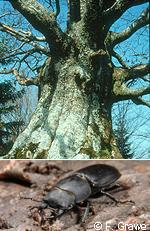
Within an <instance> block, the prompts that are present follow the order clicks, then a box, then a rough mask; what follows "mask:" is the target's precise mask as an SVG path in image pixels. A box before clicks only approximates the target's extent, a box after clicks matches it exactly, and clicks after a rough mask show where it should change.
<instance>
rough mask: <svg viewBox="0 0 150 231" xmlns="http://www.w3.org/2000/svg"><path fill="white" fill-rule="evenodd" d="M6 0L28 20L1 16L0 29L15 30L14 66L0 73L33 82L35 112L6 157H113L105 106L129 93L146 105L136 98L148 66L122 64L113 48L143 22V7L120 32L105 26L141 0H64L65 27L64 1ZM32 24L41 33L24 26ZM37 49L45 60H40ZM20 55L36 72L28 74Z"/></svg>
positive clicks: (114, 147)
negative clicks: (14, 22) (63, 17)
mask: <svg viewBox="0 0 150 231" xmlns="http://www.w3.org/2000/svg"><path fill="white" fill-rule="evenodd" d="M7 2H9V3H10V4H11V5H12V6H13V8H14V9H16V10H17V11H18V12H20V13H21V15H22V16H23V17H25V18H26V19H27V21H28V22H29V23H27V24H26V25H24V24H23V29H24V30H22V29H18V30H16V28H15V26H13V27H10V26H9V25H8V23H7V25H6V23H5V16H4V17H2V22H1V23H0V28H1V31H3V32H6V33H8V34H10V36H14V37H15V38H16V39H17V43H18V46H17V49H12V50H11V52H10V53H11V54H10V55H9V58H10V57H12V56H13V57H14V58H15V66H13V67H12V68H11V69H9V70H5V71H2V72H1V73H5V74H6V73H7V74H10V73H12V74H14V75H15V76H16V78H17V80H18V82H19V83H20V84H23V85H27V86H28V85H36V86H37V87H38V89H39V102H38V105H37V108H36V110H35V112H34V115H33V117H32V119H31V121H30V123H29V125H28V126H27V128H26V129H25V131H24V132H23V133H22V134H21V135H20V136H19V137H18V139H17V140H16V142H15V144H14V146H13V148H12V150H11V151H10V153H9V155H8V156H7V157H11V158H27V157H30V158H50V159H51V158H56V159H57V158H59V159H61V158H84V157H86V158H88V157H90V158H114V157H115V158H117V157H120V156H121V155H120V151H119V149H118V147H117V143H116V140H115V136H114V133H113V130H112V118H111V110H112V106H113V104H114V103H116V102H119V101H123V100H129V99H131V100H132V101H133V102H134V103H136V104H138V105H139V104H141V105H146V106H150V103H149V102H148V101H146V99H145V98H144V97H143V96H145V95H148V94H149V92H150V86H149V84H148V83H149V79H148V77H147V74H148V72H149V65H148V64H147V63H134V65H127V64H126V63H125V61H124V60H123V58H122V57H121V56H120V55H119V54H118V53H117V52H116V50H115V47H116V46H117V45H118V44H120V43H122V42H123V41H125V40H127V39H129V38H130V37H131V36H132V35H133V34H134V33H136V32H137V31H138V30H140V29H141V28H142V27H145V26H146V25H147V24H148V21H149V19H148V9H147V8H145V9H144V10H143V12H142V13H141V15H140V16H139V17H138V18H137V19H135V20H134V21H133V22H132V23H131V24H130V25H129V26H128V27H127V28H126V29H124V30H122V31H121V32H115V31H112V29H111V28H112V25H113V24H114V23H115V22H116V21H117V20H118V19H119V18H120V17H121V16H122V15H123V13H124V12H126V11H127V10H128V9H129V8H131V7H133V6H137V5H141V4H143V3H146V2H148V1H146V0H138V1H137V0H133V1H128V0H112V1H106V0H101V1H100V0H87V1H85V0H76V1H75V0H70V1H68V18H67V29H66V31H63V30H62V29H61V28H60V26H59V24H58V20H57V18H58V16H59V15H60V12H61V10H62V8H63V7H65V6H64V5H63V3H64V1H59V0H56V1H54V3H55V5H54V8H53V5H52V4H51V1H48V2H47V1H45V2H44V1H36V0H34V1H33V0H32V1H31V0H26V1H25V0H10V1H7ZM52 10H54V12H52ZM9 17H12V15H9ZM20 25H22V24H20ZM31 25H32V26H33V28H34V29H35V30H37V31H38V32H40V33H41V34H42V36H41V35H39V34H37V31H35V30H33V31H32V32H31V31H30V30H29V29H30V28H31ZM18 41H19V42H18ZM15 42H16V40H15ZM25 45H26V46H25ZM35 54H36V56H35ZM42 55H44V57H45V56H46V57H47V59H46V61H45V62H44V63H43V64H42V65H41V62H40V61H39V60H42ZM18 57H19V58H18ZM113 57H115V58H116V59H117V60H118V61H119V63H120V66H119V67H118V66H116V65H115V64H114V62H113ZM7 58H8V57H5V60H7ZM22 61H24V63H25V62H26V65H27V66H28V69H30V70H31V71H32V72H33V73H34V72H35V70H36V71H37V74H36V75H35V76H33V73H32V74H31V75H30V77H29V76H28V75H29V74H30V72H27V71H23V65H22ZM21 65H22V68H21ZM40 66H41V67H40ZM27 76H28V77H27ZM141 81H142V82H141ZM137 82H138V83H137ZM135 83H136V84H135Z"/></svg>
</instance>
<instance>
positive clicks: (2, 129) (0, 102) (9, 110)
mask: <svg viewBox="0 0 150 231" xmlns="http://www.w3.org/2000/svg"><path fill="white" fill-rule="evenodd" d="M22 94H23V92H22V91H20V92H19V91H18V92H17V91H16V89H15V87H14V86H13V85H12V83H11V81H10V80H9V81H4V82H1V83H0V155H1V156H2V155H4V154H7V153H8V151H9V150H10V149H11V147H12V145H13V143H14V141H15V139H16V137H17V136H18V135H19V133H20V131H21V128H22V126H23V121H22V120H21V117H20V118H18V119H17V118H15V115H16V114H17V113H15V112H16V106H17V103H16V102H17V101H16V100H17V99H18V98H19V97H21V96H22Z"/></svg>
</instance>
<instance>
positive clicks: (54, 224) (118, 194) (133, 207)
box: [0, 160, 150, 231]
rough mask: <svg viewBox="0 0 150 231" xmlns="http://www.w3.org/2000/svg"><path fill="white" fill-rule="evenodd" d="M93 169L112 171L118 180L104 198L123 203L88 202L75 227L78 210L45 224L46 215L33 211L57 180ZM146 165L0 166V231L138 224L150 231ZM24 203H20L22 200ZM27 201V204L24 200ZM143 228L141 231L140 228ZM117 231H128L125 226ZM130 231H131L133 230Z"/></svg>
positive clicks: (149, 178)
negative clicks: (118, 174)
mask: <svg viewBox="0 0 150 231" xmlns="http://www.w3.org/2000/svg"><path fill="white" fill-rule="evenodd" d="M95 163H105V164H109V165H113V166H115V167H117V168H118V169H119V170H120V172H121V174H122V176H121V178H120V179H119V180H118V183H119V184H120V185H121V187H119V188H116V189H115V188H114V189H113V190H112V191H111V192H110V193H111V194H112V195H113V196H114V197H115V198H117V199H119V200H122V201H123V200H129V201H132V202H133V203H131V202H126V203H124V204H122V203H119V204H115V203H114V202H113V201H112V200H111V199H109V198H108V197H106V196H101V197H98V198H93V199H91V200H90V201H91V206H92V208H91V211H90V213H89V216H88V217H87V219H86V221H85V222H84V223H77V222H78V221H79V220H80V219H81V217H82V214H83V213H84V209H85V208H84V206H80V207H77V208H74V209H72V210H70V211H68V212H66V213H65V214H64V215H62V216H61V217H60V218H58V219H56V221H51V220H50V219H49V217H50V215H51V214H52V210H51V209H49V208H47V209H44V210H43V212H42V213H40V212H39V210H38V209H37V208H35V209H32V210H31V207H33V206H38V205H40V204H41V203H40V202H36V201H34V200H37V201H41V200H42V198H43V196H44V195H45V194H46V192H47V191H49V190H50V188H51V187H52V186H53V185H55V184H56V183H57V182H58V181H59V180H60V179H61V178H64V177H65V176H68V175H69V174H72V171H75V170H77V169H80V168H82V167H84V166H87V165H92V164H95ZM149 187H150V161H148V160H146V161H133V160H132V161H131V160H129V161H128V160H117V161H116V160H112V161H111V160H108V161H98V160H94V161H92V160H90V161H79V160H77V161H46V160H37V161H28V160H26V161H25V160H24V161H21V160H19V161H14V160H10V161H8V160H6V161H5V160H2V161H0V230H6V231H7V230H10V231H42V230H46V231H59V230H66V231H76V230H89V231H94V230H95V229H94V223H96V222H101V223H102V229H101V230H102V231H105V230H106V226H105V224H106V222H107V224H109V226H110V229H108V227H107V230H108V231H109V230H112V229H113V230H118V231H119V228H118V223H119V222H124V224H126V225H128V224H132V225H133V224H143V225H146V230H150V222H149V221H150V199H149V198H150V189H149ZM25 198H26V199H25ZM27 198H32V199H33V200H31V199H27ZM143 227H144V226H143ZM122 230H123V231H128V230H132V229H129V227H128V226H126V228H124V229H122ZM134 230H136V229H134Z"/></svg>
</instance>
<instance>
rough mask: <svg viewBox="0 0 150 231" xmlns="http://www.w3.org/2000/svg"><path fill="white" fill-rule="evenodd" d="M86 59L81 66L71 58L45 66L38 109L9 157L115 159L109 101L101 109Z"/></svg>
mask: <svg viewBox="0 0 150 231" xmlns="http://www.w3.org/2000/svg"><path fill="white" fill-rule="evenodd" d="M89 60H90V59H89V58H88V59H87V65H86V66H82V65H80V61H76V57H68V58H67V59H66V60H62V59H58V60H57V61H56V60H55V61H54V62H53V64H52V63H51V64H50V66H51V67H48V68H49V72H48V79H47V80H42V82H41V88H42V89H41V96H40V99H39V102H38V105H37V109H36V111H35V112H34V115H33V117H32V119H31V121H30V123H29V125H28V127H27V128H26V129H25V131H24V132H23V133H22V134H21V135H20V136H19V137H18V138H17V140H16V142H15V144H14V146H13V149H12V150H11V151H10V153H9V155H10V156H11V158H12V157H13V158H17V159H20V158H48V159H68V158H70V159H73V158H80V159H82V158H113V157H117V156H118V157H120V155H119V151H117V152H116V150H115V152H114V147H113V146H114V141H113V133H112V124H111V102H110V104H108V102H107V105H108V106H106V102H105V98H104V97H102V94H99V93H100V92H101V88H100V86H99V83H97V79H96V82H95V80H94V79H95V76H94V74H93V71H91V70H90V68H89V66H90V64H91V63H90V61H89ZM54 63H55V64H54ZM52 66H53V68H52ZM99 74H100V73H99ZM44 81H45V82H44ZM42 85H43V86H42ZM106 98H107V97H106ZM106 101H107V99H106ZM114 153H115V154H114Z"/></svg>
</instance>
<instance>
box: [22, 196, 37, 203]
mask: <svg viewBox="0 0 150 231" xmlns="http://www.w3.org/2000/svg"><path fill="white" fill-rule="evenodd" d="M20 199H25V200H32V201H36V202H42V201H41V200H40V201H39V200H36V199H33V198H32V197H23V196H20Z"/></svg>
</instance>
